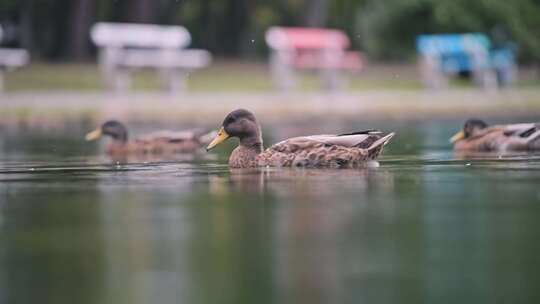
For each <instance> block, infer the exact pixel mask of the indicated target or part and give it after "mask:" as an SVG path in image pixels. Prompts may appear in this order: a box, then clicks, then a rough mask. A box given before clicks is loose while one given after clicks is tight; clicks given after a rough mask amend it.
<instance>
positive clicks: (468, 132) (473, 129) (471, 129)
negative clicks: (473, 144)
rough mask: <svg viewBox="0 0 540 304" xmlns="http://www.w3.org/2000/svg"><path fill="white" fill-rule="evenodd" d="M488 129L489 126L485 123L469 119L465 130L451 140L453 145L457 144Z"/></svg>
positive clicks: (464, 127) (464, 126)
mask: <svg viewBox="0 0 540 304" xmlns="http://www.w3.org/2000/svg"><path fill="white" fill-rule="evenodd" d="M487 127H488V124H487V123H485V122H484V121H482V120H480V119H476V118H472V119H469V120H467V121H466V122H465V125H463V129H462V130H461V131H459V132H457V133H456V134H455V135H454V136H452V138H450V142H451V143H455V142H457V141H459V140H462V139H467V138H469V137H472V136H474V135H476V134H478V132H479V131H481V130H483V129H485V128H487Z"/></svg>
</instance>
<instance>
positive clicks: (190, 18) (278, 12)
mask: <svg viewBox="0 0 540 304" xmlns="http://www.w3.org/2000/svg"><path fill="white" fill-rule="evenodd" d="M97 21H116V22H142V23H158V24H181V25H184V26H186V27H187V28H188V29H189V31H190V32H191V34H192V37H193V44H192V45H193V46H194V47H198V48H205V49H208V50H210V51H211V52H212V53H214V54H215V55H217V56H221V57H242V58H258V57H262V56H264V55H265V54H266V51H267V50H266V46H265V42H264V32H265V31H266V29H267V28H268V27H269V26H271V25H287V26H324V27H332V28H339V29H342V30H345V31H346V32H347V33H348V34H349V37H351V40H352V43H353V48H355V49H360V50H362V51H364V52H365V53H366V54H367V56H368V57H369V58H371V59H384V60H396V61H403V60H410V59H412V58H414V56H415V48H414V44H415V37H416V36H417V35H418V34H421V33H445V32H484V33H487V34H488V35H490V36H491V38H492V40H493V41H494V43H495V44H497V43H505V42H508V41H510V40H511V41H514V42H515V43H516V45H517V46H519V49H518V54H519V58H520V60H521V62H529V63H530V62H537V63H538V62H540V0H513V1H508V0H332V1H330V0H273V1H272V0H260V1H249V0H0V22H2V24H3V26H4V28H6V29H13V30H11V31H9V30H8V33H9V35H7V37H5V38H4V40H5V41H4V43H7V44H12V45H18V46H22V47H25V48H27V49H29V50H30V51H31V52H32V55H33V57H34V58H40V59H41V60H84V59H87V58H91V57H92V56H93V55H94V53H95V49H94V48H93V46H92V45H91V42H90V41H89V37H88V32H89V28H90V26H91V25H92V24H93V23H94V22H97Z"/></svg>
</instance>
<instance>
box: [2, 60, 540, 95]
mask: <svg viewBox="0 0 540 304" xmlns="http://www.w3.org/2000/svg"><path fill="white" fill-rule="evenodd" d="M6 78H7V82H6V88H7V91H11V92H13V91H27V90H73V91H77V90H82V91H84V90H103V89H104V85H103V82H102V79H101V75H100V73H99V67H98V66H97V65H96V64H93V63H87V64H67V63H62V64H51V63H34V64H31V65H29V66H27V67H25V68H23V69H20V70H18V71H15V72H12V73H9V74H8V75H7V77H6ZM347 79H348V84H347V86H346V90H350V91H355V90H379V89H385V90H393V89H398V90H404V89H405V90H418V89H422V88H423V87H422V83H421V81H420V79H419V75H418V71H417V69H416V66H414V65H411V64H407V65H395V64H393V65H381V64H378V65H368V66H367V67H366V68H365V69H364V70H363V71H361V72H360V73H358V74H353V75H349V76H348V77H347ZM522 83H523V85H526V86H532V85H538V81H537V80H533V81H531V80H530V79H529V80H526V81H524V82H522ZM451 84H452V86H457V87H467V86H472V85H471V84H470V82H465V81H459V80H458V81H452V82H451ZM188 86H189V89H190V91H192V92H235V91H241V92H271V91H272V90H273V88H272V81H271V78H270V75H269V71H268V69H267V65H266V64H265V63H264V62H248V63H240V62H231V61H226V62H225V61H217V62H215V63H213V64H212V65H211V66H210V67H209V68H206V69H202V70H199V71H195V72H193V73H191V74H190V75H189V80H188ZM132 87H133V89H134V90H145V91H151V90H159V89H160V83H159V78H158V75H157V73H156V72H155V71H153V70H138V71H135V72H133V73H132ZM318 88H319V81H318V77H317V75H316V74H313V73H302V76H301V90H303V91H315V90H318Z"/></svg>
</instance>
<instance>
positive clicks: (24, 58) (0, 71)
mask: <svg viewBox="0 0 540 304" xmlns="http://www.w3.org/2000/svg"><path fill="white" fill-rule="evenodd" d="M3 36H4V35H3V30H2V27H1V26H0V42H2V41H3ZM29 60H30V55H29V54H28V52H27V51H26V50H23V49H13V48H2V47H0V92H2V91H3V90H4V77H5V73H6V72H8V71H12V70H14V69H16V68H19V67H22V66H24V65H26V64H27V63H28V61H29Z"/></svg>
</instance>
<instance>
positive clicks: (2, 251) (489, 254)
mask: <svg viewBox="0 0 540 304" xmlns="http://www.w3.org/2000/svg"><path fill="white" fill-rule="evenodd" d="M407 124H412V125H413V126H414V125H415V123H407ZM403 129H407V130H408V131H407V133H406V134H405V135H404V136H405V138H408V139H407V140H409V139H410V141H411V142H414V143H415V145H414V146H412V147H410V148H406V147H404V144H401V143H399V141H397V143H396V144H395V147H394V146H389V149H388V150H387V153H386V154H385V156H384V157H383V158H382V159H381V161H380V162H381V166H380V167H379V168H364V169H355V170H350V169H343V170H313V169H295V168H285V169H277V168H263V169H249V170H245V169H242V170H229V168H227V166H226V165H224V163H225V162H224V159H225V157H226V155H227V153H226V151H225V152H224V153H223V155H219V156H218V160H212V159H210V160H204V159H203V160H201V159H197V158H195V159H184V160H173V161H167V160H160V161H143V162H140V161H135V162H134V161H129V160H128V161H127V162H126V163H122V162H121V163H115V162H114V161H113V162H111V160H110V159H107V158H103V157H100V156H97V155H96V154H95V153H94V154H92V155H90V156H87V157H83V156H80V155H79V154H78V153H79V152H78V151H79V149H83V148H80V147H72V148H71V149H72V150H69V151H67V150H66V154H65V155H63V156H62V157H56V156H47V154H45V156H44V154H43V153H44V152H46V151H45V150H46V149H44V148H43V146H41V144H40V143H39V142H40V141H38V142H37V143H34V144H33V145H34V148H35V151H34V152H28V150H24V151H26V152H25V153H21V154H15V153H14V152H13V151H15V150H12V149H15V148H16V147H21V146H20V145H15V146H13V145H10V147H9V151H7V153H4V156H2V159H1V160H0V303H35V302H39V303H81V302H82V303H115V304H116V303H149V302H159V303H178V302H184V303H289V302H291V303H298V302H309V303H329V302H331V303H358V302H366V303H372V302H384V303H396V302H400V303H401V302H406V303H418V302H427V303H432V302H437V303H438V302H464V303H465V302H470V303H473V302H475V303H477V302H499V301H500V302H529V303H533V302H536V301H537V300H538V299H539V297H540V292H538V291H537V288H536V286H537V285H538V283H540V282H539V281H538V278H539V277H540V276H539V275H540V268H539V265H540V260H539V258H538V254H537V252H538V250H539V249H540V245H539V244H538V239H540V222H539V221H538V214H539V212H540V190H539V188H538V184H539V183H540V158H539V157H538V156H535V155H528V156H526V157H525V156H512V157H503V158H502V159H499V158H498V157H495V158H482V159H478V158H467V159H459V158H456V156H455V155H454V154H453V153H452V151H451V150H449V149H447V148H446V146H445V145H446V142H445V141H446V138H447V136H439V135H438V134H443V133H448V134H450V133H451V132H452V131H453V128H446V127H439V128H434V125H431V124H428V125H422V124H418V125H416V127H412V128H408V127H407V128H405V127H403ZM411 130H412V131H411ZM415 130H418V131H415ZM426 134H431V135H429V136H426ZM428 138H429V140H428ZM441 138H442V139H441ZM396 139H399V137H397V138H396ZM42 142H44V141H42ZM402 143H403V142H402ZM417 144H418V145H417ZM96 153H97V150H96ZM29 289H31V291H32V292H29V291H28V290H29Z"/></svg>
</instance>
